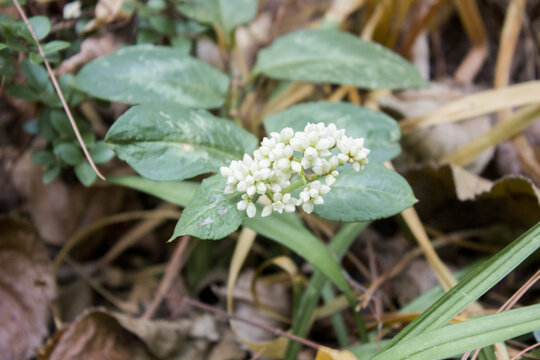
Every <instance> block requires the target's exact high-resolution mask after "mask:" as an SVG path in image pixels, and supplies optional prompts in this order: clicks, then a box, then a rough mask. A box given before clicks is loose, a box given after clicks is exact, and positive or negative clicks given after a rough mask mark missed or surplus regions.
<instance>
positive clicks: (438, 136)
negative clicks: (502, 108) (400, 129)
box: [380, 81, 493, 173]
mask: <svg viewBox="0 0 540 360" xmlns="http://www.w3.org/2000/svg"><path fill="white" fill-rule="evenodd" d="M477 90H478V89H476V88H473V87H471V86H467V85H462V84H458V83H455V82H452V81H441V82H434V83H432V84H431V87H430V88H429V89H426V90H413V91H406V92H403V93H401V94H397V95H390V96H387V97H384V98H381V99H380V102H381V106H383V107H384V108H387V109H391V110H393V111H397V112H398V113H399V114H400V115H401V116H403V117H405V118H413V117H416V116H418V115H420V114H424V113H426V112H432V111H435V110H436V109H437V108H439V107H441V106H444V104H446V103H448V102H451V101H453V100H455V99H459V98H461V97H463V96H464V95H466V94H469V93H471V92H474V91H477ZM490 129H491V124H490V118H489V117H487V116H482V117H477V118H473V119H469V120H466V121H462V122H459V123H448V124H440V125H435V126H432V127H430V128H426V129H418V130H416V131H414V132H411V133H409V134H406V135H404V136H403V138H402V145H403V154H402V156H401V157H400V158H398V159H397V162H396V163H395V165H396V167H398V169H402V168H403V166H406V165H411V164H417V163H418V162H429V161H439V160H440V159H441V158H443V157H444V156H445V155H447V154H450V153H452V152H453V151H455V150H457V149H459V148H461V147H462V146H463V145H466V144H468V143H469V142H471V141H472V140H474V139H476V138H477V137H479V136H481V135H483V134H485V133H487V132H488V131H489V130H490ZM492 156H493V149H492V148H491V149H487V150H486V151H484V152H483V153H482V154H481V155H480V156H479V157H478V158H477V159H476V160H475V161H474V162H473V163H472V164H471V165H470V166H469V167H467V168H468V169H469V170H471V171H473V172H475V173H479V172H481V171H482V170H483V169H484V168H485V166H486V165H487V163H488V162H489V160H490V159H491V157H492Z"/></svg>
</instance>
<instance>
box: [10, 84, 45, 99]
mask: <svg viewBox="0 0 540 360" xmlns="http://www.w3.org/2000/svg"><path fill="white" fill-rule="evenodd" d="M6 93H7V94H8V95H9V96H12V97H15V98H18V99H23V100H24V101H28V102H35V101H38V100H39V94H38V93H37V92H36V91H35V90H34V89H32V88H31V87H30V86H28V85H25V84H11V85H8V86H7V87H6Z"/></svg>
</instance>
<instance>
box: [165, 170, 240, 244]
mask: <svg viewBox="0 0 540 360" xmlns="http://www.w3.org/2000/svg"><path fill="white" fill-rule="evenodd" d="M226 181H227V179H225V178H224V177H223V176H221V175H214V176H212V177H210V178H208V179H206V180H204V181H203V182H202V184H201V186H200V187H199V188H198V189H197V191H196V192H195V194H194V195H193V198H192V199H191V201H190V202H189V204H188V205H187V206H186V208H185V209H184V211H183V212H182V216H181V217H180V220H179V221H178V223H177V224H176V228H175V229H174V234H173V236H172V237H171V239H170V241H172V240H174V239H176V238H177V237H178V236H181V235H191V236H195V237H198V238H200V239H212V240H216V239H222V238H224V237H225V236H227V235H229V234H230V233H232V232H233V231H235V230H236V229H238V227H239V226H240V224H242V221H244V219H245V218H246V212H245V211H239V210H238V209H237V208H236V203H237V202H238V201H240V198H241V195H242V194H241V193H238V192H237V193H234V194H225V193H224V189H225V183H226Z"/></svg>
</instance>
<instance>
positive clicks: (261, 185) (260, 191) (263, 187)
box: [257, 182, 266, 195]
mask: <svg viewBox="0 0 540 360" xmlns="http://www.w3.org/2000/svg"><path fill="white" fill-rule="evenodd" d="M265 192H266V185H265V184H264V183H261V182H260V183H257V193H258V194H261V195H262V194H264V193H265Z"/></svg>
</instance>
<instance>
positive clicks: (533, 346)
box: [511, 342, 540, 360]
mask: <svg viewBox="0 0 540 360" xmlns="http://www.w3.org/2000/svg"><path fill="white" fill-rule="evenodd" d="M538 346H540V342H537V343H536V344H534V345H531V346H529V347H528V348H525V349H523V350H521V351H520V352H519V353H518V354H517V355H516V356H514V357H512V359H511V360H516V359H519V358H520V357H521V356H522V355H524V354H525V353H526V352H529V351H531V350H532V349H534V348H535V347H538Z"/></svg>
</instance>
